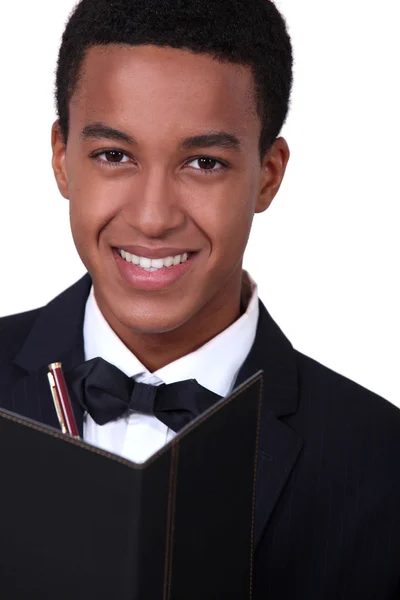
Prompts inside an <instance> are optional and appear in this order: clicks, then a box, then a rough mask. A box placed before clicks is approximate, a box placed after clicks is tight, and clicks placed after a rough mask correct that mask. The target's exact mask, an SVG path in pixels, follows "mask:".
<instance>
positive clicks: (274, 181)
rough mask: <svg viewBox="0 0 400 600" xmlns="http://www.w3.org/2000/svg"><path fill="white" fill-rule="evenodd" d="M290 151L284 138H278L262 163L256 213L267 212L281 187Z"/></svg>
mask: <svg viewBox="0 0 400 600" xmlns="http://www.w3.org/2000/svg"><path fill="white" fill-rule="evenodd" d="M289 158H290V150H289V146H288V145H287V142H286V140H285V139H284V138H278V139H277V140H275V142H274V143H273V144H272V146H271V148H270V149H269V150H268V152H267V154H266V155H265V157H264V158H263V161H262V167H261V168H262V176H261V187H260V193H259V196H258V199H257V203H256V209H255V212H256V213H261V212H264V211H265V210H267V208H268V207H269V205H270V204H271V202H272V200H273V199H274V198H275V196H276V194H277V193H278V191H279V188H280V187H281V183H282V180H283V177H284V175H285V171H286V166H287V164H288V162H289Z"/></svg>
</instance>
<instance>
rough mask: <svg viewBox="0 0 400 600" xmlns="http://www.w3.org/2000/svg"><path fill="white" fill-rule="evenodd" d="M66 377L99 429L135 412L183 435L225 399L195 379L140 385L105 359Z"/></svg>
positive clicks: (78, 399)
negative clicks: (185, 427) (150, 416)
mask: <svg viewBox="0 0 400 600" xmlns="http://www.w3.org/2000/svg"><path fill="white" fill-rule="evenodd" d="M65 376H66V380H67V383H68V389H69V391H70V393H71V395H73V396H74V397H75V399H76V400H77V401H78V402H79V404H80V405H81V407H82V408H83V409H84V410H85V411H87V412H88V413H89V414H90V416H91V417H92V419H93V420H94V421H96V423H98V424H99V425H105V423H108V422H109V421H114V420H115V419H118V418H119V417H121V416H123V415H124V414H125V413H126V412H127V411H128V410H135V411H138V412H140V413H144V414H146V415H154V416H156V417H157V419H159V420H160V421H162V422H163V423H165V425H167V426H168V427H169V428H170V429H172V430H173V431H179V430H180V429H182V427H184V426H185V425H187V424H188V423H190V421H192V420H193V419H194V418H195V417H197V416H198V415H200V414H201V413H203V412H204V411H205V410H207V409H208V408H210V407H211V406H212V405H213V404H215V403H216V402H217V401H218V400H220V399H221V396H218V395H217V394H214V393H213V392H210V391H209V390H207V389H206V388H204V387H202V386H201V385H200V384H199V383H197V381H196V380H195V379H188V380H186V381H179V382H177V383H171V384H168V385H166V384H161V385H159V386H155V385H148V384H146V383H137V382H136V381H134V379H131V378H130V377H128V376H127V375H125V373H123V372H122V371H120V369H118V368H117V367H115V366H114V365H112V364H110V363H109V362H107V361H105V360H103V359H102V358H94V359H93V360H89V361H87V362H85V363H83V364H82V365H79V366H78V367H75V368H74V369H72V370H71V371H69V372H67V373H66V375H65Z"/></svg>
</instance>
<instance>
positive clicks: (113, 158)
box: [93, 150, 131, 165]
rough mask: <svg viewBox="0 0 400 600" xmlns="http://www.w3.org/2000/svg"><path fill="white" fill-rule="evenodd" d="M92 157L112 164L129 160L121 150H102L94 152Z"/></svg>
mask: <svg viewBox="0 0 400 600" xmlns="http://www.w3.org/2000/svg"><path fill="white" fill-rule="evenodd" d="M93 158H97V159H98V160H99V161H100V162H103V163H107V164H114V165H117V164H124V163H127V162H129V161H130V160H131V159H130V158H129V156H127V155H126V154H125V152H123V151H122V150H103V152H98V153H97V154H94V155H93Z"/></svg>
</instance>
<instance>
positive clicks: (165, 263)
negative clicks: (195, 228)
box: [117, 248, 190, 273]
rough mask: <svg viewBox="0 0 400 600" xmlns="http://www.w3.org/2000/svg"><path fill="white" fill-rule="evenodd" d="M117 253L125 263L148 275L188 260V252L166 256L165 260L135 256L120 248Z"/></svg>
mask: <svg viewBox="0 0 400 600" xmlns="http://www.w3.org/2000/svg"><path fill="white" fill-rule="evenodd" d="M117 252H118V254H119V255H120V256H121V258H123V259H124V260H125V261H126V262H127V263H131V264H133V265H136V266H138V267H140V268H141V269H143V270H144V271H148V272H149V273H152V272H154V271H159V270H160V269H165V268H170V267H176V266H177V265H179V264H181V263H185V262H186V261H187V260H188V259H189V258H190V253H189V252H185V253H184V254H177V255H176V256H166V257H165V258H147V257H145V256H137V255H136V254H131V253H130V252H126V250H123V249H122V248H118V249H117Z"/></svg>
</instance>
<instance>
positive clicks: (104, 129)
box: [81, 123, 136, 146]
mask: <svg viewBox="0 0 400 600" xmlns="http://www.w3.org/2000/svg"><path fill="white" fill-rule="evenodd" d="M81 138H82V139H84V140H116V141H118V142H125V143H126V144H130V145H131V146H133V145H135V144H136V140H135V139H134V138H133V137H132V136H130V135H128V134H127V133H124V132H123V131H119V130H118V129H114V127H110V126H109V125H105V124H104V123H91V124H90V125H86V126H85V127H84V128H83V129H82V131H81Z"/></svg>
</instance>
